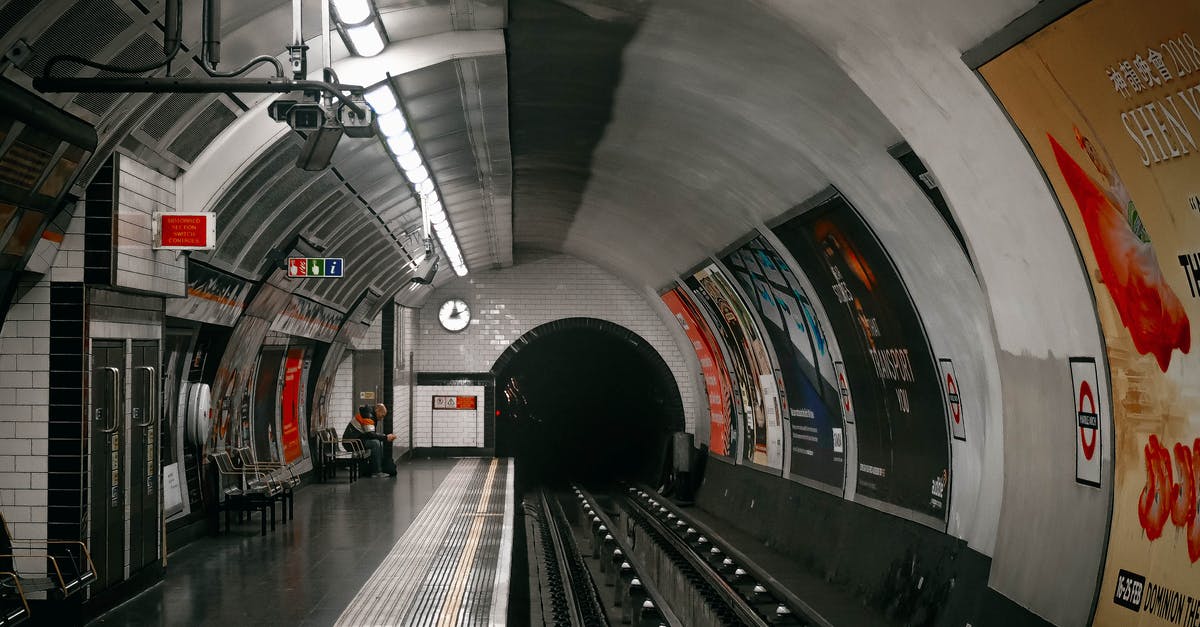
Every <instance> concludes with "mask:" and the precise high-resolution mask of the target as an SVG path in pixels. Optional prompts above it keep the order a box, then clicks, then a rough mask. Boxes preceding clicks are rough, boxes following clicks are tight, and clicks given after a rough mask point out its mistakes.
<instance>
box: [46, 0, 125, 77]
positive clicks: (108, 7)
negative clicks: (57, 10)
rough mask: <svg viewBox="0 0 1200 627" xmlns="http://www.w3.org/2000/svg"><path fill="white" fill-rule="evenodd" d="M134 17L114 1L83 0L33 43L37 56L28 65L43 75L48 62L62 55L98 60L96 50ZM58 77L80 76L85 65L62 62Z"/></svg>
mask: <svg viewBox="0 0 1200 627" xmlns="http://www.w3.org/2000/svg"><path fill="white" fill-rule="evenodd" d="M132 24H133V19H132V18H130V17H129V15H128V14H126V13H125V12H124V11H122V10H121V9H120V8H118V7H117V5H115V4H113V3H112V0H81V1H80V2H77V3H75V4H74V5H72V6H71V8H69V9H67V10H66V12H64V13H63V14H62V16H61V17H59V18H58V19H57V20H55V22H54V24H52V25H51V26H50V28H48V29H46V32H45V33H42V36H41V37H39V38H38V40H37V41H36V42H34V43H33V45H32V46H31V48H32V49H33V58H32V59H30V61H29V65H27V66H26V67H25V72H26V73H28V74H29V75H30V76H41V75H42V72H43V71H44V70H45V69H46V63H47V62H48V61H49V60H50V59H51V58H53V57H55V56H58V55H60V54H70V55H75V56H77V57H83V58H84V59H94V58H95V57H96V53H97V52H99V51H100V50H101V49H102V48H104V47H105V46H106V45H108V44H109V43H111V42H112V41H113V40H115V39H117V37H118V36H119V35H120V34H121V33H122V32H124V31H125V29H127V28H129V27H130V26H131V25H132ZM54 68H55V69H54V74H55V76H78V75H79V72H80V71H81V70H82V69H83V66H81V65H79V64H77V63H59V64H57V65H55V66H54Z"/></svg>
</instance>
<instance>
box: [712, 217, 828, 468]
mask: <svg viewBox="0 0 1200 627" xmlns="http://www.w3.org/2000/svg"><path fill="white" fill-rule="evenodd" d="M723 261H724V262H725V267H726V268H729V271H730V272H731V273H732V274H733V277H734V279H736V280H737V282H738V283H739V284H740V285H741V286H742V291H743V293H745V294H747V295H748V296H749V301H750V305H751V306H752V307H754V309H755V310H756V311H757V312H758V317H759V319H760V320H762V323H763V329H764V331H766V337H767V339H769V340H770V342H771V345H772V346H773V347H774V348H775V357H776V359H778V361H779V369H780V370H781V372H782V375H783V390H781V392H782V394H781V396H782V400H783V401H784V404H783V415H784V417H786V418H787V420H788V423H789V428H790V429H791V434H790V435H791V440H790V446H791V453H792V455H791V460H790V468H788V472H789V473H790V474H792V475H795V476H799V477H806V478H808V479H812V480H814V481H819V482H821V483H824V484H826V485H830V486H833V487H836V488H837V489H838V490H841V488H842V480H843V478H844V468H843V466H844V465H845V442H844V439H843V434H844V433H845V431H844V426H843V424H842V411H841V407H840V405H841V397H840V394H839V392H838V387H837V375H836V374H835V372H834V367H833V357H832V355H831V354H830V351H829V344H828V341H827V340H826V336H825V332H824V330H822V329H821V327H820V323H819V322H818V321H817V315H816V312H815V311H814V310H813V306H812V302H811V301H810V300H809V297H808V294H807V293H806V291H805V290H804V288H803V287H801V283H800V280H799V279H798V278H797V277H796V276H795V275H794V274H793V273H792V269H791V268H790V267H788V265H787V263H786V262H784V260H783V259H782V258H781V257H780V256H779V253H777V252H776V251H775V249H774V248H772V247H771V245H770V244H768V243H767V242H766V240H764V239H763V238H761V237H757V238H755V239H753V240H751V241H750V242H748V243H746V244H744V245H743V246H741V247H740V248H738V249H737V250H735V251H733V252H732V253H730V254H729V256H727V257H726V258H725V259H724V260H723Z"/></svg>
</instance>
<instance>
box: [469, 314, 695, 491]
mask: <svg viewBox="0 0 1200 627" xmlns="http://www.w3.org/2000/svg"><path fill="white" fill-rule="evenodd" d="M492 372H493V373H495V375H496V411H497V416H496V454H497V455H498V456H509V457H513V458H515V459H516V462H517V463H516V468H517V483H518V484H519V485H520V486H523V487H530V486H535V485H547V486H555V485H563V484H565V483H567V482H569V481H579V482H583V483H586V484H588V485H611V484H613V483H616V482H619V481H647V482H655V481H657V480H658V479H659V478H660V476H661V473H662V469H663V465H664V461H665V458H666V452H667V447H668V443H669V439H670V434H671V433H672V432H673V431H682V430H683V428H684V421H683V404H682V402H681V400H680V396H679V389H678V387H677V386H676V383H675V377H674V375H673V374H672V373H671V370H670V368H669V367H668V366H667V364H666V362H664V361H663V359H662V357H661V356H660V355H659V354H658V352H657V351H655V350H654V348H653V347H651V346H650V344H649V343H648V342H646V340H644V339H642V338H641V337H640V336H638V335H637V334H635V333H633V332H632V331H630V330H628V329H625V328H624V327H621V326H618V325H616V324H613V323H611V322H606V321H603V320H597V319H594V318H568V319H564V320H557V321H555V322H551V323H548V324H545V325H542V326H540V327H537V328H535V329H533V330H531V331H529V332H528V333H526V334H525V335H524V336H522V337H521V338H520V339H519V340H517V341H516V342H514V343H513V345H512V346H510V347H509V348H508V350H507V351H505V353H504V354H503V355H501V356H500V358H499V359H498V360H497V361H496V365H495V367H494V368H493V370H492Z"/></svg>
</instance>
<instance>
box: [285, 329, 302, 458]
mask: <svg viewBox="0 0 1200 627" xmlns="http://www.w3.org/2000/svg"><path fill="white" fill-rule="evenodd" d="M303 373H304V349H303V348H289V349H288V352H287V357H286V358H285V360H284V364H283V393H282V395H281V398H280V421H281V422H282V427H281V429H280V431H281V433H282V434H283V461H284V462H286V463H289V464H290V463H292V462H294V461H296V460H298V459H300V456H301V455H302V454H303V451H302V449H301V446H300V391H301V389H302V387H303V385H304V381H303V380H302V375H303Z"/></svg>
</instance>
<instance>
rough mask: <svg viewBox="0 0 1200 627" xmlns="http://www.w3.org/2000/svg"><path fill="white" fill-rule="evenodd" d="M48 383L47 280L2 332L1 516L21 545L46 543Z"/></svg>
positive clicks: (12, 312) (24, 298)
mask: <svg viewBox="0 0 1200 627" xmlns="http://www.w3.org/2000/svg"><path fill="white" fill-rule="evenodd" d="M22 287H25V286H22ZM49 378H50V284H49V283H48V282H46V281H42V282H39V283H37V284H36V285H33V286H32V287H31V288H30V289H29V290H28V291H26V292H25V293H24V294H21V295H20V298H19V299H18V300H16V301H14V302H13V305H12V308H11V309H9V311H8V316H7V317H6V319H5V321H4V327H3V329H0V511H2V512H3V513H4V519H5V521H7V522H8V528H9V531H11V532H12V534H13V536H14V537H16V538H20V539H22V540H44V539H46V482H47V475H46V470H47V459H46V454H47V438H48V436H49V433H48V429H49V413H48V406H49V385H50V381H49Z"/></svg>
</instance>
